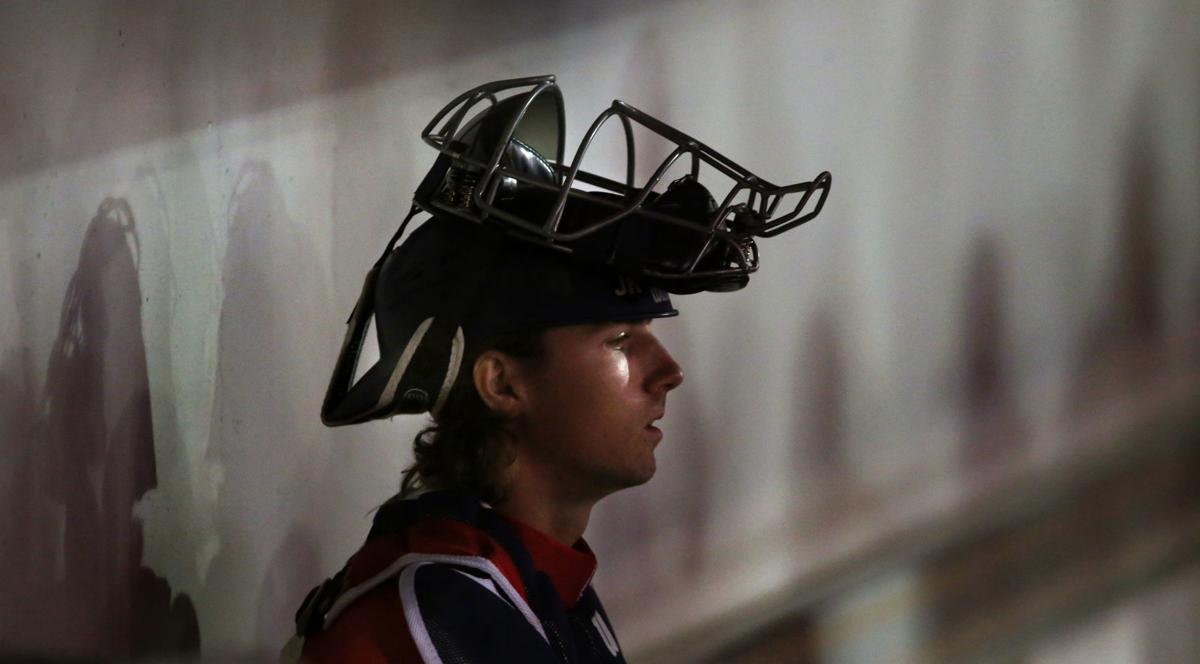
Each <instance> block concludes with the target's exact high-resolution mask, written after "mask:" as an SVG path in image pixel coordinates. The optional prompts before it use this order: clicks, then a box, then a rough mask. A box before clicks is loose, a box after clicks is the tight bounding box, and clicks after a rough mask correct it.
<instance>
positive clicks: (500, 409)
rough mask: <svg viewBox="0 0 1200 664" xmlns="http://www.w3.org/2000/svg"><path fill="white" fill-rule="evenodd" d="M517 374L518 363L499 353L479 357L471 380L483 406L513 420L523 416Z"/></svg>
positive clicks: (484, 353)
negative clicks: (519, 415) (521, 414)
mask: <svg viewBox="0 0 1200 664" xmlns="http://www.w3.org/2000/svg"><path fill="white" fill-rule="evenodd" d="M518 372H519V370H518V367H517V365H516V360H514V359H513V358H511V357H509V356H508V355H505V354H504V353H501V352H499V351H495V350H488V351H484V352H483V354H481V355H480V356H479V357H478V358H476V360H475V366H474V368H473V370H472V378H473V379H474V381H475V391H476V392H478V393H479V398H480V399H482V400H483V403H484V405H486V406H487V407H488V408H489V409H491V410H493V411H495V412H497V413H500V414H501V415H504V416H506V417H510V418H511V417H515V416H516V415H517V414H518V413H520V412H521V408H522V406H523V405H524V404H523V399H522V396H523V390H521V389H520V385H519V376H518Z"/></svg>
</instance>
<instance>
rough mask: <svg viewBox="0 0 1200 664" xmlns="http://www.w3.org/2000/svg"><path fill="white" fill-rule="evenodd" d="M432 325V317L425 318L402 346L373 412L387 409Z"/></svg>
mask: <svg viewBox="0 0 1200 664" xmlns="http://www.w3.org/2000/svg"><path fill="white" fill-rule="evenodd" d="M432 324H433V317H432V316H431V317H429V318H426V319H425V320H423V321H421V324H420V325H418V326H417V330H416V331H415V332H413V335H412V338H410V339H409V340H408V343H407V344H405V346H404V352H403V353H401V354H400V359H399V360H398V361H397V362H396V368H395V369H392V375H391V376H390V377H389V378H388V382H387V386H386V387H384V389H383V393H382V394H380V395H379V403H377V404H375V410H379V409H381V408H385V407H387V405H388V404H390V403H391V402H392V397H395V396H396V389H397V388H399V387H400V378H401V376H403V375H404V371H405V370H406V369H408V363H409V362H411V361H412V356H413V354H414V353H416V352H417V347H418V346H420V345H421V340H422V339H424V338H425V333H426V332H428V331H429V326H430V325H432Z"/></svg>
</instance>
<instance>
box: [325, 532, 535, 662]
mask: <svg viewBox="0 0 1200 664" xmlns="http://www.w3.org/2000/svg"><path fill="white" fill-rule="evenodd" d="M410 544H411V546H410ZM441 544H453V546H435V545H441ZM472 544H483V546H469V545H472ZM414 549H417V550H414ZM502 555H506V554H504V553H503V551H501V550H493V549H491V548H489V547H488V546H487V545H486V543H481V542H478V541H477V540H476V538H475V536H474V535H472V534H470V533H466V532H461V531H460V530H459V529H458V528H457V527H455V526H453V525H445V524H430V526H429V528H428V529H427V532H425V533H423V534H419V535H418V534H417V533H413V537H412V539H411V540H410V541H409V542H407V543H406V542H403V541H400V540H398V539H396V538H394V537H392V536H390V535H389V536H386V537H381V538H376V539H375V540H373V541H372V542H371V543H370V544H369V545H368V546H367V547H364V548H363V549H362V550H360V552H359V553H358V554H356V560H354V561H353V562H354V563H356V565H357V567H358V568H360V569H356V570H355V574H354V575H353V576H351V575H348V576H347V577H346V578H347V579H348V581H347V582H346V583H345V584H344V585H345V586H347V587H346V588H345V590H344V591H343V592H342V593H341V594H340V595H339V596H338V598H337V600H336V601H335V602H334V604H333V606H332V607H331V608H330V611H329V612H328V613H327V614H326V616H325V620H324V626H323V628H322V629H321V630H319V631H317V632H316V633H314V634H312V635H311V636H310V637H309V638H308V639H307V642H306V643H305V646H304V652H303V657H304V661H313V662H322V661H365V662H372V661H410V660H411V661H418V662H419V661H435V660H431V659H430V656H431V654H437V656H438V657H440V658H441V659H442V660H446V658H447V656H449V655H455V656H457V657H459V659H458V660H454V659H453V658H451V661H489V660H488V659H486V657H487V656H488V655H489V654H491V655H494V654H495V652H494V649H495V648H501V649H502V652H514V653H525V655H524V657H526V661H531V662H537V661H539V659H541V658H542V657H544V656H552V652H551V651H549V650H547V641H546V636H545V633H544V631H543V628H542V626H541V623H540V621H539V619H538V618H537V616H536V615H535V614H534V613H533V611H532V610H531V609H530V608H529V606H528V605H527V604H526V601H525V598H524V597H523V595H522V593H521V592H520V591H519V590H518V588H517V586H516V585H514V581H513V579H514V578H515V577H516V576H517V575H516V573H515V571H514V572H512V574H511V576H510V574H507V573H506V572H505V571H504V570H502V569H501V566H500V565H499V564H497V560H498V559H500V557H501V556H502ZM387 558H391V563H390V564H387V565H382V561H384V560H385V559H387ZM501 562H502V561H501ZM507 565H508V566H509V567H511V562H509V563H507ZM350 569H355V566H354V565H352V566H351V568H350ZM372 572H373V573H372ZM517 583H519V580H517ZM476 651H478V652H476ZM547 661H551V660H547Z"/></svg>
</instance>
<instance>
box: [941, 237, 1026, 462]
mask: <svg viewBox="0 0 1200 664" xmlns="http://www.w3.org/2000/svg"><path fill="white" fill-rule="evenodd" d="M1004 276H1005V275H1004V264H1003V261H1002V258H1001V254H1000V248H999V246H998V243H997V242H996V239H995V238H993V237H991V236H990V235H984V236H981V237H979V238H977V239H976V240H975V243H974V246H973V247H972V250H971V265H970V271H969V272H968V274H967V283H966V284H965V288H964V289H963V292H964V294H965V299H964V301H963V303H962V312H963V322H962V344H963V346H962V349H961V353H962V356H961V365H960V366H961V367H962V370H961V371H962V374H961V376H962V378H961V380H962V382H961V384H960V386H961V391H960V392H959V394H960V395H961V396H960V397H959V398H960V399H961V401H960V402H959V404H958V406H959V408H960V412H961V413H962V417H963V442H962V448H961V464H962V466H963V468H964V469H965V470H966V471H967V472H969V473H977V472H986V471H987V470H989V469H992V468H996V467H997V464H1002V463H1004V462H1006V461H1011V460H1012V458H1013V457H1014V456H1016V455H1018V454H1020V453H1021V451H1022V450H1025V449H1027V440H1026V439H1027V437H1028V435H1029V429H1028V427H1027V426H1025V424H1024V420H1023V418H1022V416H1021V414H1020V413H1019V412H1018V406H1017V398H1016V394H1015V388H1014V386H1013V384H1012V382H1013V381H1012V376H1011V372H1010V371H1009V370H1008V364H1007V363H1008V361H1009V357H1010V348H1009V332H1008V323H1007V321H1006V319H1005V304H1006V298H1005V290H1004V280H1005V279H1004Z"/></svg>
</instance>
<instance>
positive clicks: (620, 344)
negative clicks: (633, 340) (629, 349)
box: [607, 332, 629, 350]
mask: <svg viewBox="0 0 1200 664" xmlns="http://www.w3.org/2000/svg"><path fill="white" fill-rule="evenodd" d="M628 341H629V333H628V332H622V333H620V334H618V335H617V336H615V337H613V338H611V339H609V340H608V342H607V344H608V347H609V348H613V349H615V350H621V349H623V348H624V347H625V343H626V342H628Z"/></svg>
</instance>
